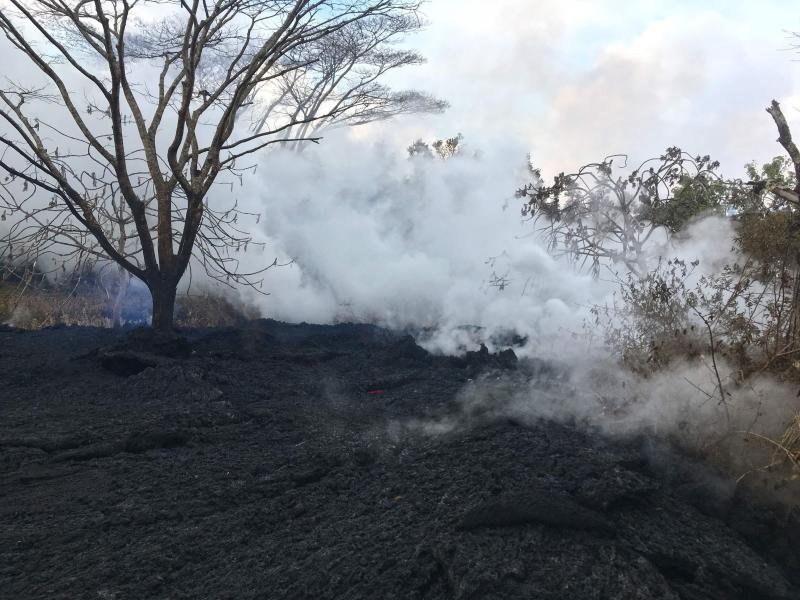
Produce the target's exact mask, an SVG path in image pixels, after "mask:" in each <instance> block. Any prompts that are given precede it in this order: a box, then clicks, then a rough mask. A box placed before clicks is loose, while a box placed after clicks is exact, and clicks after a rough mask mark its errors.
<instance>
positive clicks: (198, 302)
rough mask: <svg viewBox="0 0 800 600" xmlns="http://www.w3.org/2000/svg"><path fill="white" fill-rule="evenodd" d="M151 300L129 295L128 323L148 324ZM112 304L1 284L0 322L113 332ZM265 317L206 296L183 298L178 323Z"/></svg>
mask: <svg viewBox="0 0 800 600" xmlns="http://www.w3.org/2000/svg"><path fill="white" fill-rule="evenodd" d="M149 302H150V298H149V295H148V294H147V293H146V291H145V292H142V293H129V295H128V298H127V299H126V302H125V307H124V308H123V319H124V320H125V321H126V322H127V323H130V324H137V323H143V322H144V321H145V320H146V319H147V318H148V317H149V311H150V305H149ZM111 312H112V311H111V304H110V302H109V300H108V298H107V296H106V295H105V294H104V293H103V292H102V290H97V289H89V290H82V291H80V292H76V293H68V292H66V291H65V290H45V289H26V290H24V291H23V290H22V289H21V288H20V287H18V286H17V285H16V284H11V283H8V282H3V281H0V322H7V323H9V324H10V325H13V326H15V327H20V328H22V329H41V328H43V327H51V326H53V325H61V324H63V325H82V326H87V327H111V326H112V314H111ZM258 316H259V313H258V311H257V310H256V309H255V308H254V307H250V306H247V305H245V304H244V303H242V302H241V301H239V300H238V299H230V298H226V297H224V296H220V295H216V294H212V293H204V294H199V295H198V294H193V295H183V296H179V297H178V298H177V300H176V307H175V323H176V325H178V326H180V327H225V326H232V325H236V324H238V323H241V322H243V321H245V320H248V319H254V318H257V317H258Z"/></svg>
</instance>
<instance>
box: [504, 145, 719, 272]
mask: <svg viewBox="0 0 800 600" xmlns="http://www.w3.org/2000/svg"><path fill="white" fill-rule="evenodd" d="M615 163H616V164H615ZM626 165H627V157H626V156H624V155H616V156H609V157H606V158H605V159H603V160H602V161H600V162H596V163H589V164H587V165H584V166H582V167H581V168H579V169H578V170H577V171H575V172H574V173H571V174H565V173H559V174H558V175H556V177H555V178H554V179H553V183H552V184H551V185H546V184H544V183H543V181H542V179H541V174H540V172H539V171H538V170H536V169H534V168H533V167H532V166H530V167H529V169H530V172H531V176H532V178H533V179H534V181H533V182H531V183H529V184H527V185H526V186H524V187H523V188H521V189H519V190H517V197H518V198H522V199H524V204H523V207H522V213H523V215H525V216H528V217H530V218H531V219H532V220H534V221H536V222H539V223H540V224H542V225H543V226H542V230H544V231H545V232H546V234H547V238H548V245H549V249H550V250H551V251H552V252H553V253H554V254H556V255H557V256H567V257H569V258H570V259H571V260H572V261H573V262H574V263H575V264H576V266H578V268H581V269H584V268H586V269H588V270H590V271H591V272H592V273H593V274H594V275H595V276H598V275H599V270H600V267H601V266H602V265H604V264H606V265H607V264H609V263H610V264H616V263H622V264H624V265H625V267H626V268H627V269H628V270H629V271H631V272H633V273H635V274H638V275H641V274H643V272H644V270H645V264H644V256H645V254H646V250H647V249H646V245H647V243H648V242H649V241H650V240H651V238H652V235H653V233H654V232H655V231H657V230H658V229H661V228H664V229H666V230H667V232H670V233H674V232H675V231H678V230H679V229H681V228H682V227H684V226H685V225H686V223H687V222H688V221H689V220H690V219H691V218H693V217H695V216H697V215H699V214H701V213H704V212H707V211H708V210H709V209H718V208H719V207H721V205H722V197H723V188H724V184H723V183H722V181H721V178H720V176H719V175H718V174H717V169H718V168H719V163H718V162H716V161H712V160H711V158H710V157H709V156H692V155H690V154H687V153H686V152H683V151H682V150H681V149H680V148H677V147H672V148H667V150H666V152H665V153H664V154H663V155H661V156H659V157H657V158H652V159H649V160H646V161H644V162H643V163H641V164H640V165H639V166H638V167H637V168H635V169H632V170H630V171H628V172H620V171H621V169H624V168H625V167H626Z"/></svg>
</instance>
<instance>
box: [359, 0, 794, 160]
mask: <svg viewBox="0 0 800 600" xmlns="http://www.w3.org/2000/svg"><path fill="white" fill-rule="evenodd" d="M425 13H426V15H427V18H428V21H429V24H428V26H427V28H426V29H425V31H424V32H423V33H421V34H420V35H418V36H417V37H416V38H415V39H413V40H410V43H411V44H412V45H413V46H414V47H415V48H418V49H419V50H420V52H421V53H422V54H423V55H425V56H426V57H427V59H428V63H427V65H425V66H423V67H420V68H415V69H408V70H406V71H404V72H402V73H400V72H398V74H397V75H396V77H395V79H394V80H393V83H395V84H396V85H399V86H408V87H416V88H420V89H424V90H427V91H430V92H432V93H434V94H436V95H438V96H440V97H442V98H445V99H446V100H448V101H449V102H450V103H451V108H450V110H449V111H448V112H447V113H446V114H445V115H441V116H435V117H427V118H410V119H404V120H402V121H401V123H400V124H398V123H392V124H382V125H381V126H378V127H371V128H368V130H367V131H361V132H359V135H362V136H367V137H369V136H377V137H380V136H389V137H392V138H397V143H401V142H403V141H404V140H403V139H402V138H403V137H405V138H411V137H415V136H422V137H430V136H433V137H442V136H449V135H453V134H455V133H456V132H462V133H463V134H464V135H465V137H466V139H467V141H471V142H472V143H473V145H484V146H488V147H498V145H500V146H503V145H506V146H510V145H516V146H519V147H521V148H524V149H526V151H530V152H531V153H532V155H533V158H534V162H535V163H536V164H537V166H541V167H543V168H544V170H545V172H546V173H555V172H557V171H560V170H565V169H567V170H568V169H570V168H574V167H576V166H579V165H580V164H584V163H585V162H588V161H593V160H597V159H599V158H602V157H603V156H606V155H608V154H614V153H628V154H631V155H633V156H637V157H643V158H644V157H647V156H652V155H655V154H657V153H659V152H661V151H662V150H663V149H664V148H666V147H668V146H671V145H678V146H681V147H682V148H684V149H686V150H687V151H689V152H690V153H692V154H711V155H712V156H713V157H715V158H717V159H718V160H720V161H721V162H722V164H723V167H724V169H725V170H726V172H727V173H730V174H732V175H734V174H739V173H740V172H741V169H742V166H743V164H744V163H745V162H748V161H750V160H753V159H756V160H767V159H769V158H771V157H772V156H774V155H776V154H778V153H779V152H780V148H779V147H778V146H777V144H776V143H775V138H776V134H775V131H774V125H773V123H772V121H771V120H770V118H769V116H768V115H767V114H766V112H765V110H764V109H765V107H766V106H767V105H768V104H769V102H770V101H771V100H772V99H773V98H775V99H777V100H779V101H780V102H781V103H782V104H783V105H784V108H785V110H786V113H787V115H788V118H789V120H790V121H791V120H793V119H797V120H798V121H800V113H798V112H797V108H800V64H798V62H797V61H798V59H799V58H800V54H798V53H797V52H794V51H792V50H791V49H790V47H791V44H792V39H791V36H790V32H791V31H792V30H800V6H798V5H796V4H794V3H791V2H785V1H776V0H771V1H770V0H767V1H759V2H752V1H750V0H738V1H721V0H720V1H713V0H712V1H706V2H700V3H698V2H688V1H684V0H677V1H675V0H668V1H665V0H646V1H637V2H633V1H622V0H569V1H559V0H539V1H535V2H532V1H530V0H496V1H493V2H484V1H481V0H433V1H432V2H430V3H429V4H428V5H427V6H426V8H425Z"/></svg>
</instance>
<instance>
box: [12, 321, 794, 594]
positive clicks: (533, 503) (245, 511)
mask: <svg viewBox="0 0 800 600" xmlns="http://www.w3.org/2000/svg"><path fill="white" fill-rule="evenodd" d="M184 335H185V336H186V338H187V340H188V342H187V343H186V344H182V343H176V342H175V341H174V340H166V341H163V340H161V341H160V340H157V339H156V340H153V339H150V338H148V337H147V336H142V335H141V334H138V335H137V334H133V335H130V334H125V333H120V334H115V333H113V332H110V331H108V330H100V329H88V328H60V329H49V330H43V331H38V332H20V331H16V330H10V329H5V330H2V331H0V361H2V362H0V365H2V368H1V369H0V597H2V598H9V599H11V598H14V599H24V598H48V599H53V598H69V599H73V598H97V599H105V600H109V599H142V598H236V599H246V598H264V599H270V600H272V599H281V598H313V599H324V598H337V599H338V598H354V599H355V598H365V599H390V598H409V599H420V600H422V599H445V598H447V599H451V598H452V599H459V600H466V599H484V598H509V599H510V598H536V599H561V598H565V599H566V598H569V599H583V598H597V599H600V598H609V599H612V598H613V599H619V598H641V599H647V598H670V599H673V598H674V599H677V598H681V599H708V598H710V599H720V600H722V599H726V600H727V599H735V598H741V599H755V598H781V599H787V600H788V599H796V598H800V559H799V558H798V552H799V550H798V549H800V518H798V515H797V514H794V513H792V514H788V515H787V514H786V513H781V512H780V511H772V510H769V509H767V508H765V507H763V506H760V505H758V504H756V503H754V502H753V501H752V500H750V499H748V498H747V497H746V496H745V495H744V494H742V493H737V492H736V491H735V488H734V487H729V488H726V487H725V486H720V485H710V484H709V483H708V482H709V481H710V479H709V474H708V473H707V472H705V470H704V469H702V468H701V467H699V466H698V465H696V464H694V463H692V462H691V461H690V460H688V459H686V458H680V457H679V456H678V455H676V454H672V453H670V452H668V451H667V450H665V449H663V448H660V447H658V445H657V444H655V443H654V441H653V440H646V439H645V440H642V439H638V440H628V441H625V442H622V441H619V440H617V441H614V440H608V439H603V438H602V437H601V436H599V435H597V434H591V433H587V432H586V431H580V430H579V429H577V428H574V427H570V426H567V425H564V424H556V423H552V422H546V421H535V422H519V421H515V420H509V419H506V418H498V417H493V416H492V415H493V414H495V413H493V411H491V410H486V411H484V412H483V414H481V413H480V411H478V412H476V414H473V415H471V416H470V418H469V419H467V420H466V421H465V420H464V415H463V406H461V405H460V404H459V402H458V397H459V393H461V392H462V390H464V388H465V386H475V385H481V381H496V380H497V378H498V377H500V378H503V380H504V381H506V382H507V385H510V386H512V387H513V386H514V385H515V382H516V383H518V384H519V385H520V386H522V385H525V381H526V380H527V379H528V378H530V377H532V376H534V375H535V376H536V377H537V378H538V380H540V381H541V380H546V379H547V377H548V376H549V377H551V378H552V379H553V382H554V386H557V380H558V378H559V376H560V375H559V369H558V368H555V367H553V366H551V365H547V364H545V363H541V362H533V361H529V362H526V361H519V362H517V361H516V360H515V357H514V356H513V355H511V354H510V353H504V354H501V355H488V354H487V353H485V352H483V353H480V352H477V353H472V354H469V355H467V356H463V357H434V356H431V355H429V354H428V353H427V352H425V351H424V350H423V349H421V348H420V347H418V346H417V345H416V344H415V343H414V341H413V339H411V338H409V337H404V336H403V335H401V334H397V333H393V332H389V331H386V330H382V329H379V328H376V327H371V326H364V325H338V326H312V325H305V324H301V325H286V324H281V323H277V322H274V321H257V322H254V323H251V324H249V325H248V326H246V327H244V328H240V329H227V330H212V331H190V332H184ZM154 343H155V344H156V345H155V346H154V345H153V344H154ZM153 348H156V350H157V351H156V352H155V353H154V352H153ZM98 349H100V350H98ZM553 389H556V388H553ZM553 389H550V390H548V393H549V394H552V393H553ZM533 401H535V398H534V399H533ZM455 414H458V415H460V416H459V419H460V421H459V422H460V423H461V426H460V427H457V428H455V429H452V430H449V431H444V432H441V433H438V434H433V433H432V432H434V431H435V429H436V428H435V427H432V428H426V427H425V426H423V425H420V424H424V423H433V424H435V423H441V422H443V421H444V420H446V419H447V417H448V415H455ZM726 490H727V491H726Z"/></svg>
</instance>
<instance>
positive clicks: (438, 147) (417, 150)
mask: <svg viewBox="0 0 800 600" xmlns="http://www.w3.org/2000/svg"><path fill="white" fill-rule="evenodd" d="M463 141H464V136H463V135H461V134H460V133H459V134H457V135H456V136H455V137H451V138H445V139H441V140H434V141H433V142H432V143H431V144H430V145H429V144H427V143H426V142H424V141H422V140H421V139H418V140H416V141H415V142H414V143H413V144H411V145H410V146H409V147H408V148H407V151H408V156H409V158H414V157H415V156H420V157H423V158H434V157H437V158H440V159H442V160H448V159H450V158H453V157H454V156H458V155H460V154H461V153H462V151H463V147H464V145H463V144H462V142H463Z"/></svg>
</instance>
